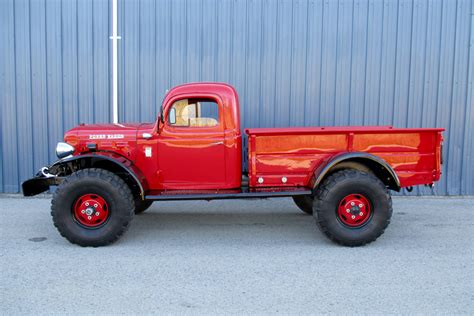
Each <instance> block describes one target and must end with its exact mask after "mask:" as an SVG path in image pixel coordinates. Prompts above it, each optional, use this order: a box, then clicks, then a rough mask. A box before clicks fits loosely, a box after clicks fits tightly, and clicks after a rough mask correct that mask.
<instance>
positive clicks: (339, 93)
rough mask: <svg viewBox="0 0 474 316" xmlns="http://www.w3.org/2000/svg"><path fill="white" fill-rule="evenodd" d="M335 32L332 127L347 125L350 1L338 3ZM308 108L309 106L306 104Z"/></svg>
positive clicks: (350, 53)
mask: <svg viewBox="0 0 474 316" xmlns="http://www.w3.org/2000/svg"><path fill="white" fill-rule="evenodd" d="M338 10H339V19H338V26H337V29H338V32H337V47H338V49H337V56H336V61H337V67H336V68H337V72H336V80H335V85H336V96H335V98H336V99H335V104H334V113H335V117H334V125H339V126H341V125H348V124H349V111H350V85H351V62H352V17H353V16H352V13H353V10H354V5H353V2H352V0H341V1H339V8H338ZM308 106H310V104H308Z"/></svg>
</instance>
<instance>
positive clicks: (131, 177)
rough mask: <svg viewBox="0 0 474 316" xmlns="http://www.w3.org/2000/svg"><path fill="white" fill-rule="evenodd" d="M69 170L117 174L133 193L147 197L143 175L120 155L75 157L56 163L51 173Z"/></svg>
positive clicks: (96, 154) (104, 153)
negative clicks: (104, 171)
mask: <svg viewBox="0 0 474 316" xmlns="http://www.w3.org/2000/svg"><path fill="white" fill-rule="evenodd" d="M64 167H66V168H69V169H70V170H72V171H77V170H80V169H85V168H102V169H105V170H108V171H111V172H113V173H117V175H119V176H120V177H122V178H123V179H124V180H125V182H126V183H127V184H128V185H129V186H130V189H131V190H132V191H137V192H135V193H138V194H139V195H140V197H141V198H142V199H144V197H145V191H146V190H148V184H147V182H146V179H145V176H144V175H143V173H142V172H141V171H140V170H139V169H138V168H137V167H136V166H135V165H133V163H132V162H131V161H130V160H129V159H127V158H125V157H123V156H120V155H117V154H115V153H111V152H97V153H92V154H85V155H79V156H73V157H69V158H64V159H61V160H58V161H56V162H55V163H54V164H53V165H51V167H49V168H48V169H49V172H51V173H54V174H57V170H60V169H62V168H63V169H64Z"/></svg>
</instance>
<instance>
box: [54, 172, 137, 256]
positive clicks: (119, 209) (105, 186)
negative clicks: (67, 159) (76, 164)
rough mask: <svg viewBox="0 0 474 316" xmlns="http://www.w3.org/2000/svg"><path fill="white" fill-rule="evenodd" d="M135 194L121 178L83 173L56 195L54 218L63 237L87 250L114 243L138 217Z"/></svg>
mask: <svg viewBox="0 0 474 316" xmlns="http://www.w3.org/2000/svg"><path fill="white" fill-rule="evenodd" d="M134 209H135V206H134V202H133V194H132V192H131V191H130V188H129V187H128V186H127V184H126V183H125V182H124V181H123V180H122V179H121V178H120V177H118V176H117V175H115V174H113V173H112V172H109V171H107V170H103V169H96V168H90V169H83V170H79V171H77V172H74V173H73V174H71V175H70V176H69V177H67V178H66V179H65V180H64V181H63V182H62V183H61V184H60V185H59V186H58V188H57V190H56V191H55V192H54V195H53V199H52V201H51V216H52V217H53V222H54V225H55V226H56V228H57V229H58V231H59V233H60V234H61V236H63V237H64V238H66V239H67V240H69V241H70V242H71V243H73V244H77V245H80V246H83V247H99V246H105V245H108V244H111V243H113V242H114V241H116V240H117V239H119V238H120V236H122V235H123V233H125V231H126V230H127V228H128V226H129V224H130V221H131V220H132V218H133V214H134Z"/></svg>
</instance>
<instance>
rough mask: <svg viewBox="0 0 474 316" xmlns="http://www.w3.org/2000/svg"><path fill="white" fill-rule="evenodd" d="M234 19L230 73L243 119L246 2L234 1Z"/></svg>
mask: <svg viewBox="0 0 474 316" xmlns="http://www.w3.org/2000/svg"><path fill="white" fill-rule="evenodd" d="M232 7H233V12H234V19H233V21H232V35H231V36H232V47H233V50H232V64H231V66H232V69H231V73H232V76H233V78H234V79H233V81H231V82H230V83H232V84H233V85H234V87H235V89H236V90H237V92H239V101H240V116H241V117H242V118H243V117H244V115H245V113H246V112H247V104H246V102H245V98H244V97H245V93H243V91H246V89H245V77H246V69H247V68H246V67H244V65H245V62H246V51H247V41H246V33H247V27H248V25H247V2H246V1H235V2H232ZM244 123H245V122H244V120H243V119H241V120H240V125H241V127H242V128H243V127H245V125H244Z"/></svg>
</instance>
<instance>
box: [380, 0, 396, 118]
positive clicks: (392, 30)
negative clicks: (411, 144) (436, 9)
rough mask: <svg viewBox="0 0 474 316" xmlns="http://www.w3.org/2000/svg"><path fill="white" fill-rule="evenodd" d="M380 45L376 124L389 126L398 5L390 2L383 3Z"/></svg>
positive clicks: (392, 110) (393, 84) (394, 71)
mask: <svg viewBox="0 0 474 316" xmlns="http://www.w3.org/2000/svg"><path fill="white" fill-rule="evenodd" d="M381 28H382V37H383V40H382V44H381V46H382V47H381V59H380V60H381V70H380V71H381V75H380V82H379V89H380V97H379V100H380V103H379V108H378V117H379V120H378V124H380V125H390V124H392V121H393V116H394V115H395V113H394V106H393V104H394V98H395V75H396V69H397V63H396V50H397V31H398V3H397V2H395V1H391V0H386V1H384V10H383V20H382V26H381Z"/></svg>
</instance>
